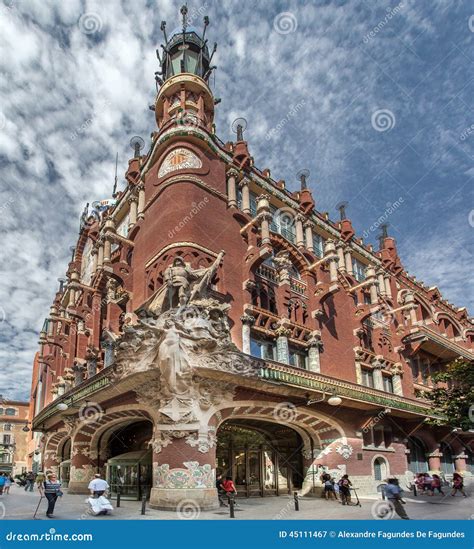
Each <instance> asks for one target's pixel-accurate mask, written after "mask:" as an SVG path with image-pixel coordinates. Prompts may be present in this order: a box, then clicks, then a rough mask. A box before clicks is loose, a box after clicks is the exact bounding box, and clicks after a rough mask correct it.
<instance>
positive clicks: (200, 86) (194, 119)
mask: <svg viewBox="0 0 474 549" xmlns="http://www.w3.org/2000/svg"><path fill="white" fill-rule="evenodd" d="M181 16H182V26H181V27H179V28H176V29H175V30H173V32H172V33H171V34H170V35H169V36H168V35H167V32H166V22H165V21H163V22H162V23H161V30H162V32H163V36H164V41H165V44H164V45H162V46H161V48H162V52H161V55H160V52H159V51H158V50H156V55H157V58H158V61H159V63H160V66H161V70H160V71H158V72H156V73H155V80H156V83H157V88H158V87H159V91H158V94H157V98H156V102H155V106H154V110H155V116H156V121H157V124H158V127H159V128H160V129H162V128H163V126H165V125H167V124H168V122H170V121H171V122H174V123H176V124H179V125H182V126H186V125H187V126H190V125H191V126H203V127H205V128H206V129H207V130H209V131H211V129H212V123H213V120H214V105H215V104H216V103H217V102H218V100H215V99H214V96H213V95H212V92H211V90H210V88H209V86H208V81H209V77H210V76H211V74H212V71H213V70H214V69H216V67H215V66H214V65H212V64H211V63H212V58H213V56H214V53H215V52H216V49H217V44H216V43H215V44H214V47H213V49H212V52H211V53H209V48H208V45H207V39H206V29H207V26H208V25H209V18H208V17H207V16H205V17H204V27H203V30H202V33H200V32H199V31H198V29H197V28H196V27H193V26H189V25H188V8H187V6H182V8H181Z"/></svg>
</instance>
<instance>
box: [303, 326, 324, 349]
mask: <svg viewBox="0 0 474 549" xmlns="http://www.w3.org/2000/svg"><path fill="white" fill-rule="evenodd" d="M306 345H307V346H308V348H310V347H320V346H321V345H322V339H321V331H320V330H313V331H312V332H311V335H310V337H309V339H308V340H307V341H306Z"/></svg>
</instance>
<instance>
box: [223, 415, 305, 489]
mask: <svg viewBox="0 0 474 549" xmlns="http://www.w3.org/2000/svg"><path fill="white" fill-rule="evenodd" d="M302 450H303V441H302V439H301V436H300V435H299V434H298V433H297V432H296V431H295V430H294V429H292V428H291V427H288V426H286V425H280V424H278V423H271V422H268V421H262V420H256V419H232V420H227V421H225V422H224V423H223V424H222V425H221V426H220V427H219V429H218V431H217V450H216V458H217V472H218V473H221V474H222V475H223V476H224V477H226V476H230V477H232V479H233V480H234V482H235V484H236V487H237V491H238V495H240V496H244V497H245V496H246V497H252V496H269V495H273V496H275V495H280V494H288V493H291V492H292V491H293V489H299V488H301V487H302V484H303V480H304V474H303V458H302Z"/></svg>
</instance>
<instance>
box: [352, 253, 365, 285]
mask: <svg viewBox="0 0 474 549" xmlns="http://www.w3.org/2000/svg"><path fill="white" fill-rule="evenodd" d="M365 268H366V265H364V264H363V263H361V262H360V261H359V260H357V259H355V258H353V259H352V270H353V272H354V278H355V279H356V280H357V281H358V282H363V281H364V280H365Z"/></svg>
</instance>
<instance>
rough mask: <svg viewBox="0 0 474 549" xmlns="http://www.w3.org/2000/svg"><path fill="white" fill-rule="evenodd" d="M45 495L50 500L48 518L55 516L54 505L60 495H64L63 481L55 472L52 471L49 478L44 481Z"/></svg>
mask: <svg viewBox="0 0 474 549" xmlns="http://www.w3.org/2000/svg"><path fill="white" fill-rule="evenodd" d="M44 495H45V496H46V499H47V500H48V509H47V511H46V516H47V517H48V518H54V506H55V505H56V501H57V499H58V497H62V496H63V493H62V491H61V483H60V482H59V481H58V478H57V476H56V475H55V473H50V474H49V475H48V477H47V479H46V480H45V481H44Z"/></svg>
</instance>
